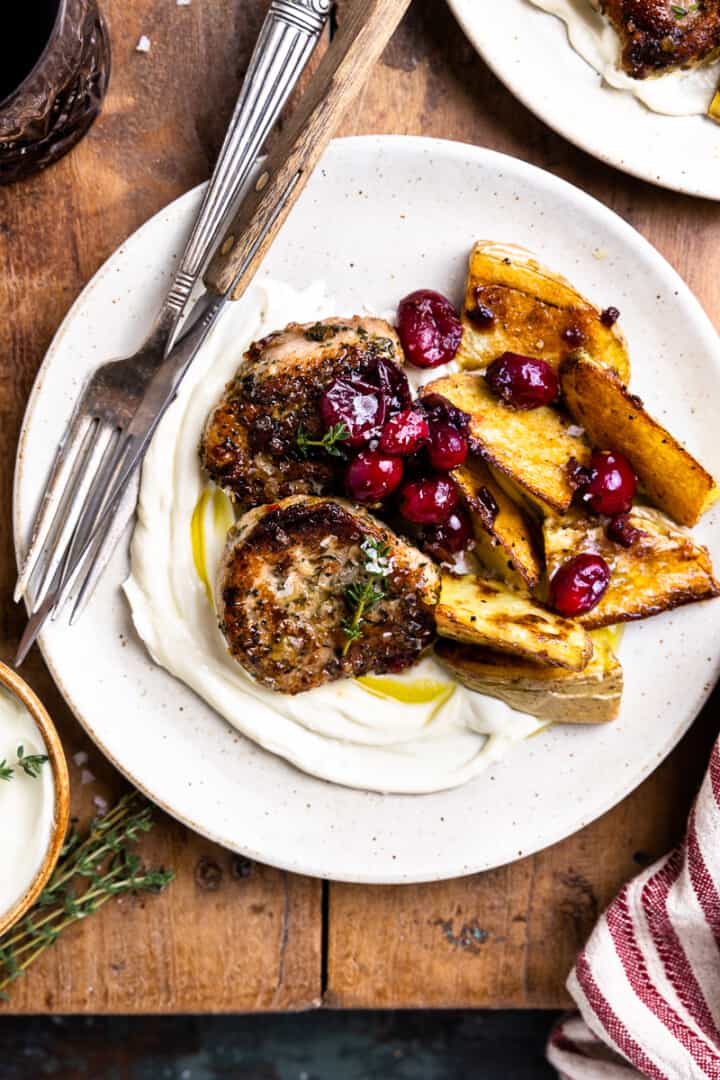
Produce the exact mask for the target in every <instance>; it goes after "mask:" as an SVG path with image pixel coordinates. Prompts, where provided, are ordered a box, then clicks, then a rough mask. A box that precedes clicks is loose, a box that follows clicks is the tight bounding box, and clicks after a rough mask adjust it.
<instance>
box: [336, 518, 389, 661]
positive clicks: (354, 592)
mask: <svg viewBox="0 0 720 1080" xmlns="http://www.w3.org/2000/svg"><path fill="white" fill-rule="evenodd" d="M360 550H361V552H362V553H363V557H364V560H365V562H364V566H363V570H364V571H365V573H366V574H367V575H368V578H369V580H368V581H366V582H365V583H364V584H362V585H361V584H359V583H358V584H355V585H349V586H348V588H347V589H346V590H345V600H346V601H347V604H348V607H349V608H350V609H351V611H352V615H351V617H350V618H349V619H345V620H344V621H343V624H342V628H343V632H344V634H345V638H346V640H345V646H344V648H343V653H342V654H343V656H347V654H348V651H349V649H350V646H351V645H352V643H353V642H354V641H357V640H358V638H361V637H362V633H363V632H362V625H363V622H364V621H365V614H366V612H368V611H369V610H370V608H372V607H374V606H375V604H377V603H378V601H379V600H382V598H383V597H384V596H385V584H384V581H383V579H384V578H386V577H388V576H389V574H390V563H389V561H388V556H389V554H390V545H389V544H385V543H384V542H383V541H382V540H378V539H376V538H375V537H374V536H366V537H365V539H364V540H363V542H362V544H361V545H360Z"/></svg>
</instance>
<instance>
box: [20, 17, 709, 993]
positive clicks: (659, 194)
mask: <svg viewBox="0 0 720 1080" xmlns="http://www.w3.org/2000/svg"><path fill="white" fill-rule="evenodd" d="M102 6H103V10H104V11H105V13H106V15H107V18H108V22H109V25H110V29H111V35H112V43H113V50H114V70H113V77H112V83H111V91H110V94H109V97H108V99H107V102H106V105H105V110H104V113H103V115H102V118H101V119H100V121H99V122H98V123H97V124H96V125H95V127H94V129H93V130H92V132H91V134H90V135H89V136H88V138H86V139H85V140H84V142H83V143H82V144H81V145H80V146H79V147H78V148H77V149H76V150H75V151H74V152H73V153H72V154H71V155H70V156H69V157H67V158H65V159H64V160H63V161H62V162H60V163H59V164H58V165H56V166H55V167H53V168H52V169H50V170H48V171H47V172H46V173H44V174H42V175H40V176H38V177H37V178H36V179H34V180H32V181H30V182H26V183H24V184H21V185H16V186H14V187H10V188H5V189H0V271H1V273H2V282H3V289H2V299H1V300H0V304H1V314H2V317H1V319H0V451H1V453H2V460H4V461H5V463H6V464H5V467H4V468H3V469H2V471H1V472H0V503H1V505H2V514H1V515H0V590H1V591H0V612H1V619H2V622H1V624H0V658H2V659H9V658H11V657H12V655H13V654H14V647H15V644H16V643H17V640H18V637H19V633H20V631H21V628H22V625H23V615H22V612H21V611H20V610H19V609H18V608H16V607H15V606H14V605H13V603H12V598H11V593H12V584H13V582H14V557H13V550H12V538H11V526H10V521H11V494H12V491H11V488H12V463H13V458H14V452H15V444H16V440H17V436H18V432H19V428H20V423H21V418H22V414H23V409H24V406H25V402H26V400H27V397H28V394H29V391H30V387H31V385H32V381H33V378H34V375H35V372H36V370H37V368H38V366H39V364H40V362H41V360H42V357H43V354H44V352H45V350H46V349H47V346H48V344H49V343H50V340H51V338H52V336H53V334H54V332H55V330H56V329H57V327H58V325H59V323H60V321H61V320H62V318H63V317H64V315H65V313H66V312H67V310H68V307H69V306H70V304H71V303H72V301H73V300H74V299H75V297H76V296H77V295H78V293H79V292H80V290H81V289H82V287H83V286H84V285H85V283H86V282H87V281H88V279H89V278H90V276H91V275H92V274H93V273H94V272H95V271H96V270H97V269H98V267H99V266H100V265H101V264H102V263H103V261H104V260H105V259H106V258H107V257H108V256H109V255H110V254H111V253H112V252H113V251H114V249H115V248H116V247H117V246H118V244H119V243H120V242H121V241H122V240H124V239H125V237H126V236H128V234H129V233H131V232H132V231H133V230H134V229H136V228H137V227H138V226H139V225H141V224H142V223H143V222H144V221H145V220H146V219H147V218H148V217H149V216H150V215H151V214H153V213H155V211H156V210H159V209H160V208H161V207H163V206H165V205H166V204H167V203H168V202H170V201H171V200H172V199H174V198H175V197H176V196H178V195H180V194H182V193H183V192H184V191H186V190H187V189H188V188H190V187H191V186H193V185H194V184H196V183H198V182H199V181H201V180H203V179H204V178H205V177H206V176H207V175H208V173H209V170H210V166H211V164H212V162H213V160H214V158H215V155H216V153H217V149H218V146H219V143H220V140H221V138H222V134H223V131H224V128H225V124H226V122H227V120H228V117H229V114H230V111H231V108H232V104H233V102H234V99H235V96H236V94H237V90H238V87H239V83H240V79H241V77H242V74H243V71H244V68H245V65H246V63H247V59H248V56H249V52H250V50H251V48H252V45H253V42H254V40H255V37H256V34H257V31H258V28H259V25H260V21H261V18H262V16H263V14H264V11H265V9H266V7H267V0H192V3H191V5H190V6H182V7H178V6H176V4H175V3H174V2H173V0H104V2H103V4H102ZM342 10H343V4H342V0H340V3H339V15H338V17H339V18H342ZM141 34H146V35H147V36H148V37H149V38H150V40H151V43H152V47H151V51H150V53H149V54H147V55H143V54H140V53H137V52H135V45H136V43H137V41H138V38H139V37H140V35H141ZM367 132H395V133H407V134H418V133H419V134H424V135H434V136H439V137H443V138H449V139H458V140H462V141H465V142H470V143H476V144H478V145H481V146H488V147H492V148H494V149H496V150H501V151H504V152H506V153H509V154H512V155H514V156H516V157H520V158H523V159H525V160H526V161H530V162H533V163H534V164H536V165H540V166H542V167H543V168H545V169H548V170H550V171H551V172H553V173H556V174H557V175H559V176H562V177H564V178H565V179H567V180H569V181H571V182H572V183H575V184H577V185H579V186H580V187H582V188H584V189H585V190H586V191H588V192H590V193H591V194H592V195H595V196H596V197H597V198H599V199H601V200H602V201H603V202H605V203H606V204H607V205H609V206H611V207H612V208H613V209H614V210H616V211H617V212H618V213H620V214H621V215H622V216H623V217H624V218H625V219H626V220H628V221H629V222H631V223H632V224H633V225H634V226H635V227H636V228H638V229H639V230H640V232H642V233H643V234H644V235H645V236H646V237H648V238H649V239H650V240H651V241H652V243H654V244H655V245H656V247H657V248H659V250H660V251H661V252H662V253H663V254H664V255H665V256H666V257H667V258H668V259H669V260H670V262H671V263H672V264H673V265H674V266H675V267H676V268H677V269H678V270H679V271H680V273H681V274H682V275H683V276H684V277H685V279H686V280H687V281H688V283H689V284H690V286H691V287H692V288H693V289H694V290H695V291H696V293H697V295H698V296H699V298H700V300H701V302H702V303H703V304H704V305H705V308H706V310H707V311H708V312H709V313H710V315H711V317H713V318H714V319H715V322H716V325H720V274H718V272H717V265H716V262H715V260H716V257H717V251H718V250H720V206H718V204H715V203H711V202H703V201H701V200H697V199H690V198H686V197H684V196H680V195H675V194H672V193H670V192H666V191H662V190H660V189H658V188H654V187H651V186H649V185H646V184H643V183H641V182H639V181H636V180H633V179H631V178H629V177H627V176H624V175H623V174H621V173H619V172H616V171H614V170H613V169H611V168H608V167H606V166H604V165H602V164H600V163H598V162H596V161H594V160H593V159H592V158H590V157H588V156H587V155H585V154H584V153H582V152H581V151H579V150H576V149H575V148H574V147H572V146H570V145H569V144H568V143H566V142H565V141H564V140H563V139H561V138H559V137H558V136H556V135H555V134H554V133H553V132H552V131H550V130H549V129H548V128H546V127H545V126H544V125H543V124H542V123H540V122H539V121H538V120H536V119H535V118H534V117H533V116H532V115H531V114H530V113H529V112H527V110H526V109H525V108H524V107H523V106H521V105H520V104H518V103H517V102H516V101H514V100H513V98H512V97H511V96H510V95H509V94H508V93H507V91H506V90H505V89H504V88H503V87H502V86H501V85H500V84H499V83H498V82H497V80H496V79H495V78H494V76H492V75H491V74H490V72H489V71H488V69H487V68H486V67H485V65H484V64H483V62H482V61H481V60H480V59H479V58H478V57H477V56H476V55H475V53H474V52H473V50H472V49H471V47H470V45H469V44H468V43H467V42H466V41H465V39H464V38H463V35H462V34H461V32H460V30H459V28H458V27H457V25H456V23H455V22H454V20H453V18H452V15H451V14H450V12H449V10H448V9H447V7H446V5H445V3H444V2H443V0H414V2H413V5H412V8H411V10H410V13H409V15H408V16H407V18H406V19H405V21H404V23H403V24H402V26H401V27H400V29H399V31H398V33H397V34H396V36H395V38H394V40H393V41H392V42H391V44H390V46H389V48H388V49H387V51H386V54H385V56H384V58H383V60H382V62H381V64H380V65H379V68H378V70H377V73H376V75H375V77H374V78H373V80H372V82H371V84H370V86H369V87H368V88H367V89H366V91H365V93H364V94H363V96H362V98H361V100H360V101H359V102H358V105H357V108H355V109H353V110H352V116H351V119H350V120H349V121H348V122H347V123H346V124H345V127H344V131H343V132H342V133H343V134H361V133H367ZM24 674H25V675H26V677H27V678H28V679H29V681H30V682H31V684H32V685H33V687H34V688H35V689H36V690H37V691H38V692H39V693H40V694H41V696H42V697H43V698H44V700H45V701H46V703H47V704H48V706H49V707H50V709H51V711H52V712H53V714H54V715H55V716H56V718H57V720H58V724H59V726H60V728H61V732H62V735H63V738H64V740H65V744H66V747H67V750H68V753H69V756H70V758H71V759H72V755H74V754H76V753H77V752H78V751H81V750H84V751H86V752H87V753H88V755H89V760H88V764H87V765H86V766H84V768H85V770H86V773H85V775H84V776H81V769H80V768H79V767H77V766H75V765H74V764H72V770H73V778H72V779H73V803H74V810H75V812H77V813H86V812H88V811H89V810H90V808H91V802H92V797H93V796H94V795H98V794H100V795H102V796H104V797H113V796H114V795H116V794H117V793H119V792H121V791H122V790H123V786H124V785H123V781H122V780H121V779H120V778H119V777H118V776H117V774H115V773H114V771H113V769H112V768H111V767H110V766H109V765H108V764H106V763H105V762H104V761H103V759H102V757H101V755H100V754H99V752H98V751H97V750H95V748H94V747H93V745H92V744H90V743H89V741H88V739H87V738H86V736H85V735H84V733H83V732H82V731H81V730H80V728H79V726H78V725H77V723H76V722H75V720H74V719H73V718H72V717H71V715H70V713H69V711H68V709H67V708H66V706H65V705H64V703H63V702H62V700H61V699H60V696H59V694H58V693H57V691H56V690H55V688H54V686H53V683H52V680H51V679H50V676H49V675H48V673H47V671H46V669H45V667H44V665H43V663H42V660H41V658H40V656H39V654H38V653H37V651H36V650H35V651H34V652H33V654H32V655H31V658H30V660H29V661H28V663H27V666H26V668H25V669H24ZM716 701H717V698H716ZM716 726H717V724H716V720H715V716H714V715H713V709H712V708H711V707H709V708H708V709H706V710H705V713H704V715H703V717H702V718H701V719H700V720H699V721H698V722H697V723H696V724H695V726H694V728H693V730H692V731H691V733H690V734H689V735H688V736H687V737H686V738H685V739H684V740H683V742H682V743H681V745H680V746H679V747H678V748H677V749H676V750H675V752H674V753H673V754H672V755H671V757H670V758H669V759H668V760H667V761H666V762H665V763H664V764H663V765H662V766H661V767H660V768H659V769H658V770H657V771H656V772H655V773H654V775H652V776H651V777H650V778H649V779H648V780H646V781H645V783H644V784H642V785H641V787H640V788H638V790H637V791H635V792H634V793H633V794H632V795H631V796H630V797H629V798H628V799H626V800H625V801H624V802H623V803H622V804H621V805H620V806H618V807H616V808H615V809H614V810H613V811H611V812H610V813H608V814H607V815H605V817H604V818H602V819H601V820H599V821H597V822H595V823H594V824H593V825H591V826H589V827H588V828H586V829H584V830H583V831H582V832H580V833H578V834H577V835H575V836H573V837H571V838H570V839H568V840H566V841H564V842H563V843H560V844H557V845H556V846H554V847H552V848H550V849H548V850H546V851H544V852H541V853H540V854H538V855H534V856H532V857H530V858H526V859H523V860H522V861H521V862H518V863H515V864H513V865H512V866H508V867H504V868H502V869H499V870H495V871H492V872H490V873H486V874H481V875H477V876H474V877H470V878H466V879H463V880H459V881H452V882H444V883H439V884H433V885H421V886H407V887H391V888H388V887H376V888H370V887H367V886H355V885H336V884H324V883H322V882H319V881H314V880H311V879H308V878H302V877H295V876H293V875H291V874H286V873H283V872H280V871H277V870H273V869H269V868H267V867H264V866H260V865H257V864H253V865H250V864H247V863H245V862H244V861H243V860H242V859H238V858H237V857H236V856H233V855H231V854H229V853H227V852H225V851H223V850H221V849H219V848H217V847H215V846H214V845H212V844H210V843H208V842H207V841H205V840H203V839H202V838H200V837H198V836H195V835H193V834H192V833H190V832H188V830H187V829H185V828H183V827H182V826H180V825H178V824H176V823H175V822H173V821H171V820H170V819H168V818H163V817H161V818H160V821H159V823H158V826H157V828H156V830H155V832H154V834H153V835H152V836H151V837H150V838H149V839H148V841H147V842H146V843H145V845H144V848H143V851H144V853H146V854H147V857H148V858H149V859H152V860H154V861H156V862H159V863H164V864H165V865H168V866H172V867H174V868H175V869H176V870H177V872H178V873H177V880H176V882H175V883H174V884H173V885H172V887H171V888H170V889H169V890H168V891H167V892H166V893H165V894H164V895H163V896H161V897H157V898H155V897H153V898H149V899H137V900H133V899H129V900H125V901H120V902H117V903H115V904H112V905H108V906H107V907H106V908H104V909H103V912H102V914H99V915H97V916H95V917H93V918H91V919H89V920H88V921H87V922H86V923H84V924H83V925H81V926H80V927H78V928H75V929H74V930H73V931H72V932H71V933H70V934H68V935H67V937H66V938H63V939H62V940H61V942H60V943H59V944H58V945H57V946H56V947H55V948H54V949H52V950H50V952H49V953H48V954H46V956H45V957H44V958H43V959H42V960H41V961H40V962H39V963H38V964H37V965H36V966H35V968H33V970H32V972H31V973H30V974H29V976H28V977H27V978H26V979H23V980H20V981H19V982H18V983H16V984H15V986H14V988H13V994H12V998H11V1001H10V1003H9V1004H7V1005H3V1006H1V1007H0V1008H1V1009H2V1011H4V1012H7V1011H9V1012H13V1011H15V1012H28V1013H29V1012H36V1013H37V1012H56V1013H58V1012H59V1013H73V1012H88V1013H103V1012H118V1013H135V1012H143V1013H151V1012H230V1011H251V1010H291V1009H307V1008H314V1007H317V1006H320V1005H325V1006H331V1007H336V1008H337V1007H339V1008H352V1007H393V1006H398V1007H404V1006H418V1007H419V1006H438V1007H449V1006H454V1007H458V1006H468V1007H500V1006H507V1007H519V1008H529V1007H560V1006H563V1005H565V1004H566V1003H567V1000H568V999H567V996H566V993H565V991H564V981H565V978H566V975H567V973H568V971H569V969H570V967H571V964H572V961H573V958H574V955H575V953H576V951H577V949H578V948H579V946H581V945H582V944H583V942H584V941H585V939H586V937H587V934H588V932H589V930H590V928H591V927H592V925H593V922H594V920H595V918H596V916H597V915H598V913H599V912H600V911H601V910H602V908H603V906H604V905H605V903H606V902H607V901H608V900H609V898H610V897H611V896H612V894H613V893H614V892H615V890H616V889H617V888H618V886H619V885H620V884H621V883H622V882H623V881H624V880H625V879H626V878H627V877H629V876H630V875H632V874H633V873H635V872H637V870H638V869H639V868H640V867H641V866H643V865H646V864H647V862H648V861H650V860H653V859H655V858H656V857H657V856H659V855H660V854H661V853H662V852H663V851H664V850H665V849H666V848H667V847H668V846H669V845H670V844H671V843H672V842H673V841H675V840H676V839H677V838H678V837H679V836H680V834H681V832H682V827H683V821H684V819H685V815H686V813H687V810H688V807H689V804H690V801H691V799H692V797H693V794H694V792H695V790H696V789H697V786H698V783H699V780H700V777H701V775H702V772H703V770H704V766H705V763H706V760H707V755H708V752H709V747H710V745H711V741H712V738H713V735H714V733H715V728H716ZM88 773H89V774H91V776H92V779H90V777H89V775H88ZM83 780H84V781H85V782H84V783H83ZM469 825H471V823H469ZM478 931H480V932H479V933H478Z"/></svg>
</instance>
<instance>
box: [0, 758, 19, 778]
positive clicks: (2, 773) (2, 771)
mask: <svg viewBox="0 0 720 1080" xmlns="http://www.w3.org/2000/svg"><path fill="white" fill-rule="evenodd" d="M14 775H15V770H14V769H11V768H10V766H9V765H8V763H7V761H6V760H5V758H3V759H2V761H0V780H12V778H13V776H14Z"/></svg>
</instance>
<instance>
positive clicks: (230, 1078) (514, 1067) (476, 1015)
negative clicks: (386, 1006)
mask: <svg viewBox="0 0 720 1080" xmlns="http://www.w3.org/2000/svg"><path fill="white" fill-rule="evenodd" d="M553 1019H554V1014H552V1013H546V1012H495V1013H493V1012H431V1013H423V1012H385V1013H380V1012H355V1013H339V1012H314V1013H301V1014H296V1015H282V1016H223V1017H142V1018H125V1017H115V1018H112V1019H93V1018H69V1019H64V1018H61V1017H53V1018H50V1019H48V1018H34V1017H24V1018H11V1017H0V1080H43V1078H50V1080H553V1078H555V1073H554V1072H553V1070H551V1069H549V1068H548V1066H547V1065H546V1064H545V1062H544V1059H543V1050H544V1045H545V1040H546V1038H547V1034H548V1031H549V1029H550V1026H551V1024H552V1021H553Z"/></svg>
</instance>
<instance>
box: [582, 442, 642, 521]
mask: <svg viewBox="0 0 720 1080" xmlns="http://www.w3.org/2000/svg"><path fill="white" fill-rule="evenodd" d="M589 469H590V479H589V480H588V482H587V483H586V484H585V485H583V486H582V487H581V488H580V492H581V495H582V500H583V502H584V503H585V504H586V506H589V507H590V509H591V510H592V511H594V513H596V514H610V515H611V516H614V515H615V514H626V513H627V511H628V510H629V509H630V507H631V506H632V501H633V496H634V494H635V489H636V487H637V481H636V479H635V473H634V472H633V469H632V465H631V464H630V462H629V461H628V459H627V458H626V457H624V455H623V454H620V453H618V451H617V450H596V451H595V453H594V454H593V456H592V457H591V458H590V467H589Z"/></svg>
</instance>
